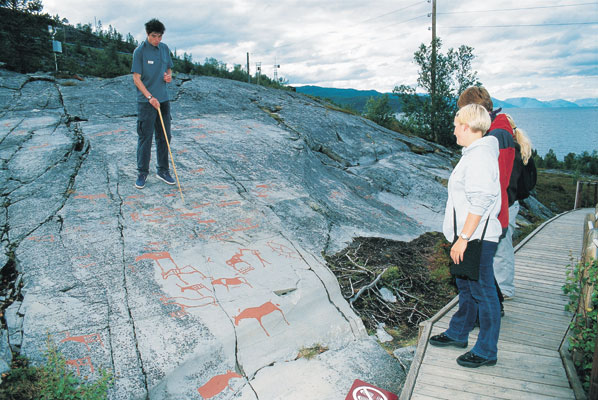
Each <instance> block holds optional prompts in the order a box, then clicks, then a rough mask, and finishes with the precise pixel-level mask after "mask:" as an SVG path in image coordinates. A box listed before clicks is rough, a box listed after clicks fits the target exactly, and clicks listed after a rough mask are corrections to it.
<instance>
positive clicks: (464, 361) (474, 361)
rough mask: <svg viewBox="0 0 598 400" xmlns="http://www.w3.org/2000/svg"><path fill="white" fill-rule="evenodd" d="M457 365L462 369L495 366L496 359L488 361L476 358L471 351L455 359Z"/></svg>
mask: <svg viewBox="0 0 598 400" xmlns="http://www.w3.org/2000/svg"><path fill="white" fill-rule="evenodd" d="M457 364H459V365H461V366H462V367H467V368H477V367H481V366H482V365H488V366H490V365H496V359H494V360H489V359H487V358H482V357H480V356H476V355H475V354H473V353H472V352H471V351H468V352H467V353H465V354H463V355H460V356H459V357H458V358H457Z"/></svg>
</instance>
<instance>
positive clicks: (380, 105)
mask: <svg viewBox="0 0 598 400" xmlns="http://www.w3.org/2000/svg"><path fill="white" fill-rule="evenodd" d="M363 116H364V117H366V118H367V119H369V120H372V121H374V122H375V123H377V124H378V125H380V126H384V127H386V128H390V127H391V124H392V122H393V120H394V119H395V117H394V111H393V109H392V108H391V106H390V99H389V97H388V94H385V95H383V96H378V97H377V98H376V97H370V98H369V99H368V101H367V103H365V109H364V112H363Z"/></svg>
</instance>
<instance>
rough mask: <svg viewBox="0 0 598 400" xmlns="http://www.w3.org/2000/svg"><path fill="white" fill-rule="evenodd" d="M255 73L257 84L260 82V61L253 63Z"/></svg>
mask: <svg viewBox="0 0 598 400" xmlns="http://www.w3.org/2000/svg"><path fill="white" fill-rule="evenodd" d="M255 74H256V75H257V84H258V85H259V84H260V75H261V74H262V62H261V61H259V62H256V63H255Z"/></svg>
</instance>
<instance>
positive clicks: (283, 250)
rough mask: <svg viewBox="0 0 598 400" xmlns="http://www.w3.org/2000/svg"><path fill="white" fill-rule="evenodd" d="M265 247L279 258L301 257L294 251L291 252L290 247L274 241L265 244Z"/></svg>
mask: <svg viewBox="0 0 598 400" xmlns="http://www.w3.org/2000/svg"><path fill="white" fill-rule="evenodd" d="M266 245H267V246H268V247H269V248H271V249H272V251H273V252H275V253H276V254H278V255H279V256H284V257H286V258H294V259H298V260H300V259H301V256H300V255H299V254H298V253H297V252H296V251H295V250H292V249H291V248H290V247H288V246H285V245H284V244H280V243H276V242H274V241H270V242H268V243H266Z"/></svg>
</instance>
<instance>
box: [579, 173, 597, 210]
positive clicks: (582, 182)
mask: <svg viewBox="0 0 598 400" xmlns="http://www.w3.org/2000/svg"><path fill="white" fill-rule="evenodd" d="M584 185H587V186H588V189H589V188H590V186H594V202H593V203H592V204H598V181H581V180H578V181H577V186H576V188H575V203H574V204H573V209H574V210H576V209H578V208H582V204H581V200H582V198H581V195H582V194H583V186H584Z"/></svg>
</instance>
